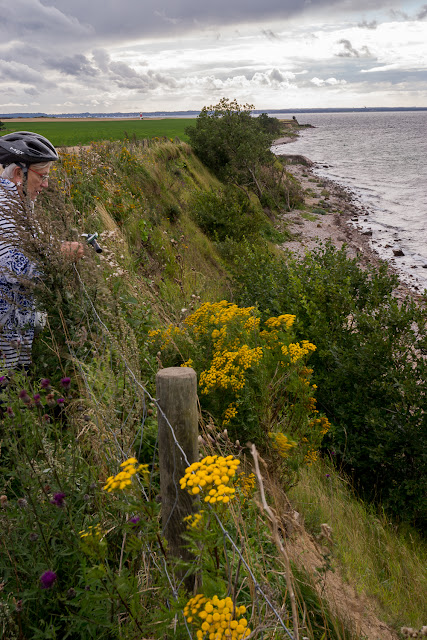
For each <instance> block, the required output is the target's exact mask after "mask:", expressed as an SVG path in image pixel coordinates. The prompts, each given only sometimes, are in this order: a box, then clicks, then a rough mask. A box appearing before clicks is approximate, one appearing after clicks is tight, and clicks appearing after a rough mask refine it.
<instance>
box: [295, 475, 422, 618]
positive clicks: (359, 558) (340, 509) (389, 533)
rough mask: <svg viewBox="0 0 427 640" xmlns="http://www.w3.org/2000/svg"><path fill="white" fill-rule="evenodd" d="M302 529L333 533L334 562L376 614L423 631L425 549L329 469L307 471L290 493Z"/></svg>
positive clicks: (415, 535) (416, 535)
mask: <svg viewBox="0 0 427 640" xmlns="http://www.w3.org/2000/svg"><path fill="white" fill-rule="evenodd" d="M290 498H291V500H292V503H293V504H294V506H295V508H296V509H297V510H298V511H299V512H300V513H301V514H302V515H303V518H304V521H305V525H306V527H307V528H308V529H309V530H310V531H311V532H312V533H313V534H315V535H316V534H317V535H319V536H320V535H321V524H323V523H327V524H328V525H329V526H330V527H331V529H332V547H331V552H332V558H333V560H334V564H336V565H337V566H338V567H340V569H341V571H342V573H343V575H344V576H345V577H346V579H347V580H348V581H349V582H351V583H352V584H353V585H354V586H355V588H356V589H357V591H358V592H359V593H361V594H365V595H366V596H368V597H370V598H372V599H373V601H374V602H376V605H377V611H378V613H379V615H381V616H382V617H383V619H384V620H386V621H387V622H388V623H390V624H393V625H395V626H401V625H404V624H411V625H414V626H421V625H423V624H425V621H426V619H427V600H426V594H427V568H426V567H427V545H426V543H425V541H424V540H422V539H420V537H419V535H418V534H417V533H416V532H414V531H410V530H408V529H406V530H399V529H398V527H396V526H393V525H392V524H391V523H389V522H387V520H386V518H385V517H384V516H382V515H381V514H378V513H375V512H374V511H373V510H370V509H369V507H367V505H366V504H364V503H363V502H362V501H361V500H358V499H357V498H356V497H355V496H354V494H353V493H352V491H351V490H350V488H349V485H348V484H347V483H346V482H345V480H343V479H342V478H341V477H340V476H339V475H338V474H337V473H336V472H334V470H333V469H330V468H328V467H327V466H326V465H323V464H319V465H316V466H312V467H309V468H307V469H305V471H304V472H303V473H302V476H301V480H300V482H299V483H298V485H297V486H296V487H294V488H293V489H292V491H291V494H290Z"/></svg>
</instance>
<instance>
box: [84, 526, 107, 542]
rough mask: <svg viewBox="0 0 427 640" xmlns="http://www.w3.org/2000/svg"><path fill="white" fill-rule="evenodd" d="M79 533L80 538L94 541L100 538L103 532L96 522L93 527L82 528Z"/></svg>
mask: <svg viewBox="0 0 427 640" xmlns="http://www.w3.org/2000/svg"><path fill="white" fill-rule="evenodd" d="M79 533H80V537H81V538H88V539H91V540H92V541H94V542H96V541H98V540H100V539H101V538H102V536H103V535H104V532H103V531H102V529H101V526H100V525H99V524H96V525H95V526H94V527H92V526H90V527H88V528H87V529H83V530H82V531H80V532H79Z"/></svg>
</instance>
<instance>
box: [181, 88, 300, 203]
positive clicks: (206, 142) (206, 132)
mask: <svg viewBox="0 0 427 640" xmlns="http://www.w3.org/2000/svg"><path fill="white" fill-rule="evenodd" d="M252 109H253V105H248V104H246V105H240V104H238V103H237V101H236V100H229V99H227V98H222V100H220V102H219V103H218V104H216V105H214V106H209V107H203V109H202V111H201V112H200V114H199V116H198V117H197V119H196V126H195V127H188V129H186V133H187V135H188V137H189V139H190V143H191V146H192V147H193V149H194V151H195V152H196V154H197V156H198V157H199V158H200V160H201V161H202V162H203V163H204V164H205V165H206V166H207V167H208V168H209V169H210V170H211V171H213V172H214V173H215V175H217V176H218V177H219V178H220V180H223V181H225V182H227V183H232V184H236V185H238V186H239V187H240V188H243V189H244V190H245V191H246V192H247V195H248V197H249V195H250V194H249V190H252V191H253V192H254V193H256V195H257V196H258V198H259V199H260V201H261V203H262V204H263V205H264V206H268V207H282V208H285V209H289V207H290V206H295V205H296V204H297V203H292V204H291V205H290V202H289V197H290V189H289V184H288V181H287V180H285V179H284V174H285V172H284V170H283V168H282V167H281V166H280V163H277V160H276V158H275V156H274V155H273V153H272V152H271V151H270V147H271V144H272V142H273V140H274V138H275V137H276V136H277V131H276V129H277V126H273V124H272V123H271V122H270V121H273V120H276V119H275V118H268V116H266V118H268V120H266V118H262V119H260V118H253V117H252V115H251V111H252ZM264 115H265V114H264ZM276 122H277V124H278V121H277V120H276ZM279 128H280V126H279ZM292 196H293V197H294V196H296V193H294V191H292Z"/></svg>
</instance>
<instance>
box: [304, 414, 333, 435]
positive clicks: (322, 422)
mask: <svg viewBox="0 0 427 640" xmlns="http://www.w3.org/2000/svg"><path fill="white" fill-rule="evenodd" d="M309 426H310V427H319V428H320V433H321V434H322V436H324V435H326V434H327V433H328V431H329V429H330V428H331V423H330V422H329V420H328V418H326V417H325V416H322V417H321V418H314V419H313V420H310V423H309Z"/></svg>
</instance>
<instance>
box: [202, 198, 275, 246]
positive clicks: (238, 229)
mask: <svg viewBox="0 0 427 640" xmlns="http://www.w3.org/2000/svg"><path fill="white" fill-rule="evenodd" d="M190 207H191V211H192V215H193V217H194V219H195V220H196V222H197V223H198V225H199V226H200V228H201V229H202V231H203V232H204V233H206V235H207V236H209V237H210V238H211V239H213V240H216V241H219V242H222V241H224V240H225V239H226V238H232V239H234V240H237V241H239V240H241V239H242V238H245V237H249V236H251V235H254V234H255V233H256V232H257V231H259V229H260V227H261V224H262V222H263V216H262V214H260V213H259V211H257V210H256V209H255V207H254V206H253V205H252V204H251V203H250V201H249V200H248V198H247V197H246V195H245V194H243V193H242V192H241V191H239V190H238V189H236V188H235V187H225V188H224V189H222V190H219V191H201V192H199V193H197V194H196V195H195V196H194V197H193V200H192V203H191V205H190Z"/></svg>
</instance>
